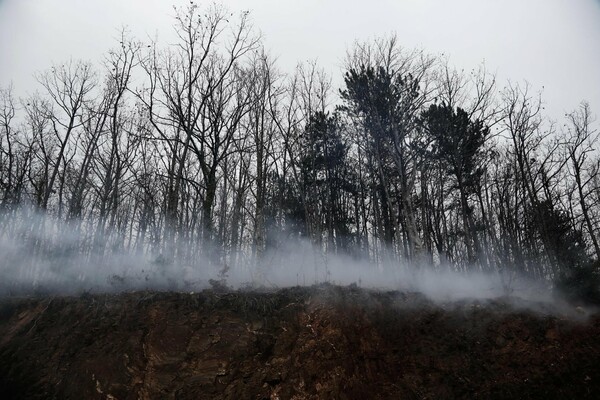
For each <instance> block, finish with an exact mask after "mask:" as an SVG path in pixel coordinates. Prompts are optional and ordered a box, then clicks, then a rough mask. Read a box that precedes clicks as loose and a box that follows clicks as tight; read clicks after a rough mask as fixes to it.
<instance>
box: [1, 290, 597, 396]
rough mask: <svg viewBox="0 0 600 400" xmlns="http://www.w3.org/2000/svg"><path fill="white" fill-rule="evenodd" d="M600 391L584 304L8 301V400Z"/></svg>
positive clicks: (301, 293)
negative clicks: (569, 306) (555, 306)
mask: <svg viewBox="0 0 600 400" xmlns="http://www.w3.org/2000/svg"><path fill="white" fill-rule="evenodd" d="M524 307H527V308H524ZM532 309H535V311H531V310H532ZM599 394H600V315H598V314H594V313H589V312H588V311H585V310H583V309H574V308H572V309H570V310H568V309H562V310H561V311H560V312H558V311H557V310H555V309H552V306H550V305H535V304H526V303H525V302H522V301H518V300H515V299H498V300H491V301H461V302H452V303H446V304H439V303H438V304H434V303H432V302H430V301H428V300H426V299H425V298H424V297H423V296H420V295H418V294H414V293H400V292H377V291H370V290H364V289H359V288H357V287H336V286H330V285H321V286H315V287H311V288H289V289H282V290H279V291H271V292H267V291H233V292H220V291H214V290H213V291H211V290H206V291H204V292H201V293H172V292H169V293H160V292H135V293H122V294H118V295H114V294H113V295H108V294H106V295H83V296H79V297H44V298H20V299H14V298H13V299H4V300H0V398H2V399H13V398H14V399H392V398H393V399H453V398H464V399H477V398H483V399H489V398H492V399H527V398H544V399H552V398H557V399H583V398H594V399H596V398H599Z"/></svg>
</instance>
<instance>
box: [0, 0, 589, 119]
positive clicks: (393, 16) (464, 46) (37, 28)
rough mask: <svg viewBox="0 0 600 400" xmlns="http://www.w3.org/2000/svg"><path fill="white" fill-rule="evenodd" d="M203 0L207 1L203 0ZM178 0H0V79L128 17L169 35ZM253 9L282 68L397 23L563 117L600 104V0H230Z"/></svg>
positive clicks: (37, 66) (329, 62)
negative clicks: (526, 85) (522, 84)
mask: <svg viewBox="0 0 600 400" xmlns="http://www.w3.org/2000/svg"><path fill="white" fill-rule="evenodd" d="M198 2H199V3H201V1H199V0H198ZM185 3H187V0H186V1H182V0H0V86H6V85H7V84H8V83H9V82H10V81H11V80H12V81H13V83H14V85H15V90H16V92H17V93H18V94H24V93H25V92H27V91H32V90H33V89H34V87H35V85H34V83H33V82H34V81H33V78H32V74H33V72H35V71H40V70H43V69H46V68H48V67H49V66H50V65H51V64H52V63H53V62H61V61H63V60H66V59H68V58H69V57H73V58H82V59H85V60H91V61H98V60H100V59H101V58H102V55H103V54H104V53H105V52H106V50H107V49H108V48H110V47H111V46H112V45H113V44H114V43H115V37H116V36H117V34H118V31H119V28H120V27H121V26H122V25H127V26H129V28H130V30H131V31H132V32H133V33H134V34H135V35H136V36H138V37H140V38H143V37H144V36H145V35H147V34H150V35H154V34H155V33H156V32H158V34H159V40H160V41H168V38H169V35H170V34H171V24H172V18H171V16H172V15H173V11H172V5H173V4H185ZM223 3H224V4H225V5H227V6H228V7H229V8H230V9H231V10H232V11H238V10H243V9H248V10H250V11H251V13H252V14H251V15H252V18H253V21H254V23H255V25H256V27H257V28H259V29H260V30H261V31H262V33H263V36H264V40H265V45H266V48H267V49H269V50H270V51H271V52H272V54H274V55H276V56H278V58H279V65H280V67H281V68H282V69H283V70H287V71H291V70H292V68H293V67H294V66H295V64H296V63H297V62H298V61H304V60H308V59H314V58H316V59H317V60H318V62H319V64H320V65H321V66H322V67H323V68H325V69H326V70H327V71H329V72H332V73H333V74H334V75H340V68H341V64H342V61H343V58H344V55H345V51H346V49H347V47H348V46H350V45H351V44H352V43H353V42H354V40H355V39H359V40H365V39H369V38H373V37H376V36H382V35H386V34H389V33H390V32H396V33H397V34H398V38H399V40H400V43H401V44H402V45H403V46H404V47H408V48H413V47H422V48H424V49H425V50H426V51H428V52H431V53H445V54H447V55H450V56H451V62H452V63H454V64H455V65H456V66H458V67H459V68H465V69H470V68H473V67H476V66H477V65H478V64H479V63H480V62H481V61H482V60H485V63H486V66H487V68H488V70H490V71H496V72H497V75H498V78H499V81H500V83H503V82H504V81H505V80H506V79H508V78H510V79H511V80H514V81H521V80H524V79H526V80H528V81H529V82H530V83H531V84H532V85H533V86H534V88H541V87H542V86H544V87H545V89H544V100H545V101H546V103H547V111H548V112H549V113H550V114H552V117H554V118H560V117H561V116H562V114H563V113H564V112H565V111H568V110H572V109H573V108H575V107H576V106H577V105H578V104H579V102H580V101H581V100H583V99H586V100H588V101H589V102H590V103H591V106H592V110H593V112H594V113H596V114H600V0H451V1H450V0H395V1H394V0H371V1H368V2H367V1H364V0H363V1H357V0H345V1H342V0H330V1H325V0H302V1H297V0H296V1H291V0H228V1H223Z"/></svg>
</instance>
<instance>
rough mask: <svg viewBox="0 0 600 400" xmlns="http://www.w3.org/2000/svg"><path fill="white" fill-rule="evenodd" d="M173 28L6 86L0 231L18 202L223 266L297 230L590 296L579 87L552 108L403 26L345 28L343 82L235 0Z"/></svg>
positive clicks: (356, 247)
mask: <svg viewBox="0 0 600 400" xmlns="http://www.w3.org/2000/svg"><path fill="white" fill-rule="evenodd" d="M174 28H175V32H176V34H177V41H176V42H175V43H173V44H170V45H168V46H160V45H159V44H158V43H157V42H151V43H142V42H141V41H138V40H136V39H133V38H131V37H129V36H128V35H127V33H126V32H123V33H122V35H121V37H120V40H119V43H118V45H116V47H115V48H114V49H113V50H111V51H109V52H108V53H107V54H106V56H105V58H104V62H103V64H102V65H101V66H93V65H91V64H89V63H86V62H82V61H69V62H66V63H64V64H60V65H55V66H53V67H51V68H50V69H49V70H47V71H45V72H42V73H39V74H37V75H36V78H37V81H38V83H39V90H38V91H37V92H36V93H35V94H33V95H30V96H28V97H26V98H20V99H18V98H17V97H16V96H15V93H14V91H13V90H12V88H11V87H7V88H4V89H2V90H1V91H0V136H1V137H0V208H1V218H2V220H1V221H2V222H1V225H0V230H1V232H0V235H3V236H10V235H15V234H16V233H15V232H17V227H18V226H20V221H22V219H23V218H25V217H24V216H23V212H22V210H23V206H24V205H27V206H32V207H33V208H34V209H35V210H38V211H41V212H42V213H46V214H48V215H52V216H53V217H54V218H56V219H57V220H60V221H69V222H72V223H73V226H75V227H76V231H77V234H78V235H81V237H83V238H85V240H83V241H82V242H81V243H82V244H81V245H80V246H79V248H77V249H71V250H72V251H76V252H78V253H80V254H83V255H86V254H92V253H93V254H103V253H104V252H110V251H113V250H114V249H121V250H124V251H129V252H133V253H140V254H150V255H154V256H157V257H158V256H160V257H161V259H162V260H164V262H170V263H175V262H177V263H185V262H187V261H188V260H194V259H197V258H198V257H202V258H203V259H208V260H212V261H213V262H214V263H216V264H223V265H230V264H235V263H237V262H240V260H239V258H240V257H244V260H246V261H247V260H257V259H260V257H261V256H262V255H263V254H264V253H265V251H267V250H268V249H269V248H274V247H277V246H278V245H279V244H280V243H281V242H282V241H287V240H295V239H305V240H309V241H310V242H311V243H313V244H314V246H315V248H316V249H319V251H322V252H323V253H324V254H340V253H343V254H350V255H353V256H355V257H357V258H360V257H365V258H368V259H369V260H370V261H373V262H376V263H397V264H398V265H411V266H416V267H419V266H423V265H427V266H434V267H437V268H452V269H456V270H459V271H470V270H480V271H489V272H499V273H501V274H503V276H505V278H506V282H507V285H509V284H510V279H511V277H512V276H514V275H516V274H519V275H526V276H528V277H531V278H534V279H540V280H547V281H554V282H556V283H557V285H559V286H562V287H563V288H565V289H567V291H572V292H576V293H578V294H579V295H582V296H584V297H586V298H588V299H592V298H593V297H594V296H596V294H595V293H596V291H597V288H598V278H597V277H598V258H599V256H600V246H599V244H598V240H599V238H598V234H599V228H600V225H599V224H600V178H599V176H598V168H599V165H600V157H599V154H598V152H596V151H595V145H596V143H597V140H598V131H597V129H595V120H594V118H593V114H592V111H591V109H590V106H589V105H588V104H587V103H585V102H582V103H581V104H580V105H579V106H578V107H577V108H575V110H574V111H573V112H571V113H568V114H566V115H565V116H564V117H563V118H562V120H561V121H560V122H557V121H554V120H552V119H550V118H548V117H547V116H546V115H545V113H544V103H543V101H542V98H541V94H540V93H537V92H535V91H533V90H532V88H531V87H530V86H529V85H528V84H527V83H514V82H508V83H507V84H506V85H505V86H504V87H499V85H498V82H497V81H496V78H495V76H494V75H493V74H490V73H489V72H488V71H486V69H485V67H484V66H481V67H479V68H476V69H474V70H471V71H464V70H458V69H455V68H453V67H452V66H451V65H450V64H449V62H448V60H447V59H445V58H443V57H441V56H434V55H430V54H427V53H426V52H424V51H421V50H407V49H405V48H402V47H401V46H400V44H399V42H398V38H397V37H396V36H390V37H386V38H381V39H376V40H373V41H371V42H364V43H363V42H357V43H355V45H354V46H353V47H352V48H350V49H349V50H348V52H347V56H346V60H345V63H344V71H343V75H342V76H341V78H342V79H341V82H342V85H341V88H340V89H339V90H336V89H334V87H333V84H332V82H333V80H332V77H330V76H328V75H327V74H325V73H324V72H323V71H322V70H321V69H320V68H319V67H318V65H317V64H316V63H315V62H308V63H304V64H300V65H299V66H298V67H297V68H296V70H295V71H294V72H293V73H289V74H286V73H283V72H282V71H280V70H279V69H278V68H277V65H276V61H275V59H274V58H273V57H272V56H270V55H269V53H268V52H267V51H266V50H265V49H264V47H263V45H262V42H261V39H260V37H259V36H258V35H257V33H256V31H255V30H254V28H253V27H252V25H251V23H250V20H249V15H248V13H247V12H244V13H241V14H239V15H234V14H232V13H230V12H229V11H227V10H226V9H224V8H222V7H220V6H212V7H209V8H201V7H199V6H197V5H194V4H191V5H190V6H188V7H187V8H184V9H178V10H177V13H176V18H175V22H174ZM31 229H32V232H33V230H35V229H36V227H34V226H32V228H31ZM20 234H23V233H22V232H21V233H20ZM25 236H26V235H25ZM31 236H32V237H33V236H34V235H33V234H31ZM33 250H34V251H40V252H43V251H46V250H44V243H35V246H34V247H33Z"/></svg>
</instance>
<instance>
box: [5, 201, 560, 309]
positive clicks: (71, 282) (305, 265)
mask: <svg viewBox="0 0 600 400" xmlns="http://www.w3.org/2000/svg"><path fill="white" fill-rule="evenodd" d="M0 222H1V224H0V229H1V231H0V296H7V295H29V294H36V293H37V294H48V293H52V294H78V293H82V292H120V291H131V290H175V291H198V290H202V289H205V288H207V287H210V286H211V282H213V284H214V283H215V282H219V283H221V284H222V285H227V286H229V287H231V288H241V287H254V288H268V289H275V288H282V287H289V286H309V285H314V284H319V283H331V284H336V285H356V286H359V287H362V288H371V289H381V290H400V291H413V292H420V293H423V294H424V295H425V296H427V297H428V298H429V299H431V300H434V301H436V302H445V301H454V300H459V299H494V298H498V297H503V296H507V295H510V296H512V297H516V298H521V299H525V300H528V301H542V302H550V301H552V300H553V294H552V292H551V291H550V290H549V289H548V288H547V287H545V286H544V285H543V284H540V283H536V282H533V281H529V280H526V279H525V278H521V277H515V276H512V277H511V279H510V280H507V279H506V278H505V277H503V276H501V275H500V274H499V273H483V272H469V273H466V272H457V271H456V270H454V269H453V268H451V267H450V266H439V265H438V266H435V267H434V266H431V265H421V266H419V267H409V266H408V265H405V264H402V263H399V262H388V263H378V264H375V263H373V262H370V261H369V260H368V258H367V257H363V258H360V257H358V258H357V257H356V256H350V255H340V254H327V253H325V252H323V251H321V249H319V248H316V247H315V246H314V245H312V244H311V243H310V242H309V241H308V240H303V239H289V240H283V241H281V240H280V241H279V244H278V245H277V247H276V248H271V249H268V250H267V251H266V252H265V253H264V254H263V255H262V257H261V258H260V262H257V261H256V260H255V259H253V258H252V257H249V256H248V255H245V254H238V255H236V257H230V258H231V259H232V260H235V262H234V263H231V262H229V261H221V262H219V263H215V262H212V261H210V260H209V257H208V256H202V255H196V256H194V257H193V258H191V260H192V261H190V260H188V261H181V262H177V261H176V262H169V261H168V259H167V258H165V257H164V255H163V253H154V254H152V253H149V252H147V251H146V252H138V251H129V250H125V249H123V246H119V245H117V244H119V243H122V237H121V236H119V235H117V234H115V233H114V232H111V233H110V234H106V235H104V236H101V238H100V239H98V237H97V236H94V237H93V239H92V238H91V237H92V235H90V234H89V231H90V229H89V228H87V227H86V226H83V224H82V223H80V222H77V221H74V222H64V221H59V220H58V219H57V218H53V217H50V216H48V215H47V214H42V213H39V212H35V211H33V210H31V209H25V208H24V209H21V210H19V211H18V212H14V213H13V214H11V215H6V214H5V215H4V216H3V217H2V220H1V221H0ZM115 236H116V237H117V238H118V239H119V240H116V241H115V240H114V239H113V237H115ZM113 242H115V243H116V244H114V243H113ZM94 246H95V247H94ZM185 246H186V244H185V243H181V244H180V245H179V247H180V248H182V247H185ZM95 248H99V249H101V250H100V251H96V250H94V249H95Z"/></svg>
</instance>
